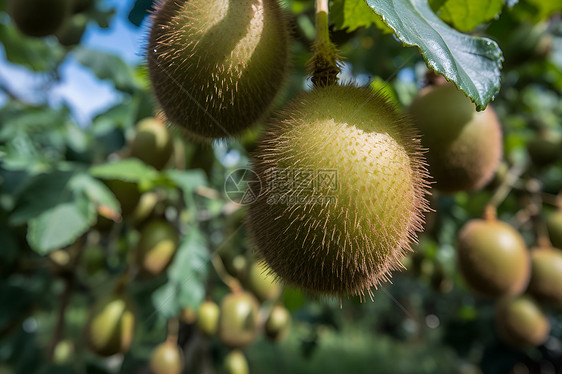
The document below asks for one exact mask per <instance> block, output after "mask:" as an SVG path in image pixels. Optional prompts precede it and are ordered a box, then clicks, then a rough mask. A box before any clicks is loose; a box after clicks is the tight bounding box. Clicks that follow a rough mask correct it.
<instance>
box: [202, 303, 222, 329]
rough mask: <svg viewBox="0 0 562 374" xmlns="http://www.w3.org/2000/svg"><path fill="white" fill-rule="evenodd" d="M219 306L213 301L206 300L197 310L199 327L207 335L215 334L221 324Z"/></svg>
mask: <svg viewBox="0 0 562 374" xmlns="http://www.w3.org/2000/svg"><path fill="white" fill-rule="evenodd" d="M219 315H220V309H219V306H218V305H217V304H216V303H215V302H212V301H205V302H203V303H202V304H201V306H200V307H199V311H198V312H197V327H198V328H199V330H201V331H202V332H204V333H205V334H207V335H215V334H216V332H217V328H218V326H219Z"/></svg>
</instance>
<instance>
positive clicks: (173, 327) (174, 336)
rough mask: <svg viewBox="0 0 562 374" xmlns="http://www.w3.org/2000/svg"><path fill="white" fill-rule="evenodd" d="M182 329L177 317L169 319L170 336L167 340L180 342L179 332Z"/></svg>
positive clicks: (174, 342)
mask: <svg viewBox="0 0 562 374" xmlns="http://www.w3.org/2000/svg"><path fill="white" fill-rule="evenodd" d="M179 331H180V323H179V319H178V318H177V317H172V318H170V319H169V320H168V337H167V338H166V341H167V342H169V343H173V344H174V345H175V344H178V334H179Z"/></svg>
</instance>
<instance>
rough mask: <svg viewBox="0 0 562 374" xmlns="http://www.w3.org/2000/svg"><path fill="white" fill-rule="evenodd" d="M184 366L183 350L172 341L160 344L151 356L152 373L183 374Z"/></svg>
mask: <svg viewBox="0 0 562 374" xmlns="http://www.w3.org/2000/svg"><path fill="white" fill-rule="evenodd" d="M183 366H184V362H183V354H182V351H181V350H180V348H179V347H178V345H177V344H174V343H173V342H172V341H166V342H164V343H162V344H160V345H159V346H158V347H156V348H155V349H154V351H153V352H152V355H151V357H150V370H151V373H152V374H181V372H182V370H183Z"/></svg>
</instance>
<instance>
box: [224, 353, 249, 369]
mask: <svg viewBox="0 0 562 374" xmlns="http://www.w3.org/2000/svg"><path fill="white" fill-rule="evenodd" d="M224 373H225V374H250V367H249V365H248V361H247V360H246V357H245V356H244V353H242V352H241V351H239V350H234V351H232V352H230V353H229V354H228V355H227V356H226V357H225V359H224Z"/></svg>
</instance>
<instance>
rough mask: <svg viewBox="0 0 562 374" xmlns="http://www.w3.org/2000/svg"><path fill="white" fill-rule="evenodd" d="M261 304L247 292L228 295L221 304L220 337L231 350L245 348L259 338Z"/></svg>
mask: <svg viewBox="0 0 562 374" xmlns="http://www.w3.org/2000/svg"><path fill="white" fill-rule="evenodd" d="M258 313H259V304H258V301H257V300H256V298H255V297H254V296H253V295H252V294H250V293H247V292H236V293H232V294H229V295H226V296H225V297H224V299H223V301H222V303H221V310H220V318H219V337H220V340H221V341H222V342H223V343H224V345H226V346H228V347H231V348H245V347H247V346H248V345H250V344H252V343H253V342H254V340H256V338H257V336H258Z"/></svg>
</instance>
